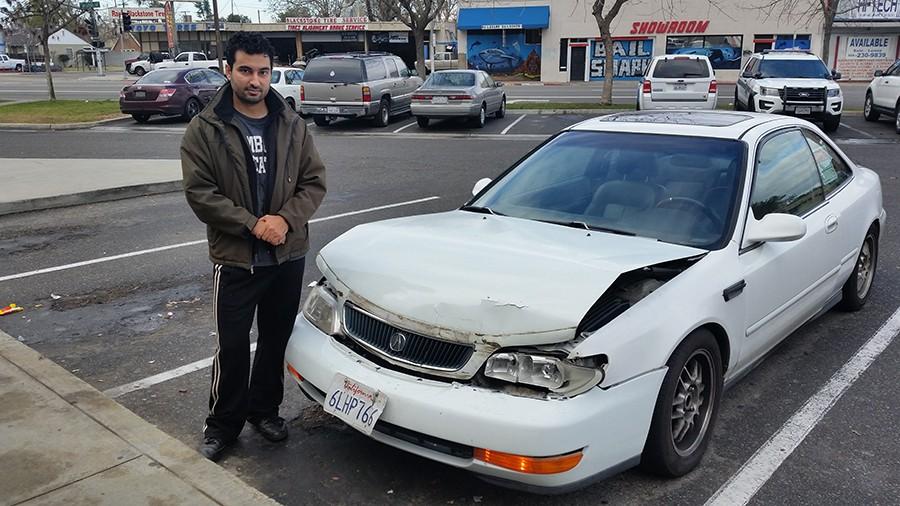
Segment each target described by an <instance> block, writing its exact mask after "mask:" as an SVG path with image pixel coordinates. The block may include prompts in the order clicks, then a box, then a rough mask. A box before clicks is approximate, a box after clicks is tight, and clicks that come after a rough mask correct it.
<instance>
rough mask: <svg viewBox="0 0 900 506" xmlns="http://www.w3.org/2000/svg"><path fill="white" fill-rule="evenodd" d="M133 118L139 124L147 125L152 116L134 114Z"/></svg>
mask: <svg viewBox="0 0 900 506" xmlns="http://www.w3.org/2000/svg"><path fill="white" fill-rule="evenodd" d="M131 117H132V118H134V120H135V121H137V122H138V123H146V122H147V121H149V120H150V115H149V114H145V113H135V114H132V115H131Z"/></svg>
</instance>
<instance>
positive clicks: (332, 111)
mask: <svg viewBox="0 0 900 506" xmlns="http://www.w3.org/2000/svg"><path fill="white" fill-rule="evenodd" d="M325 112H327V113H328V114H340V113H341V108H340V107H326V108H325Z"/></svg>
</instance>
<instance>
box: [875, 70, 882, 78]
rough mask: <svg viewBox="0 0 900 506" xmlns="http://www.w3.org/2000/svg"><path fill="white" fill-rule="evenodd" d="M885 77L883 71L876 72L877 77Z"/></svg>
mask: <svg viewBox="0 0 900 506" xmlns="http://www.w3.org/2000/svg"><path fill="white" fill-rule="evenodd" d="M883 75H884V72H882V71H880V70H876V71H875V74H874V76H875V77H881V76H883Z"/></svg>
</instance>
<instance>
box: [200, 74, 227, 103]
mask: <svg viewBox="0 0 900 506" xmlns="http://www.w3.org/2000/svg"><path fill="white" fill-rule="evenodd" d="M203 73H204V75H206V83H204V85H203V86H204V88H205V92H206V94H207V96H208V97H209V99H208V100H206V101H205V102H210V101H212V99H213V97H215V96H216V93H218V92H219V88H221V87H222V86H224V85H225V83H227V82H228V79H226V78H225V76H223V75H222V74H220V73H218V72H216V71H215V70H203Z"/></svg>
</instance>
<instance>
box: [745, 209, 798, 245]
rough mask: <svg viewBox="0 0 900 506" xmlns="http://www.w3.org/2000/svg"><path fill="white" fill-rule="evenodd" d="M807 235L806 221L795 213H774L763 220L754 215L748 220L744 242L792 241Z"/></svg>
mask: <svg viewBox="0 0 900 506" xmlns="http://www.w3.org/2000/svg"><path fill="white" fill-rule="evenodd" d="M804 235H806V222H805V221H803V219H802V218H800V217H799V216H794V215H793V214H782V213H772V214H767V215H765V216H764V217H763V219H761V220H756V219H755V218H753V216H752V215H751V216H750V219H749V220H748V221H747V230H746V232H745V234H744V243H745V244H747V245H749V244H753V243H757V242H790V241H796V240H797V239H800V238H802V237H803V236H804Z"/></svg>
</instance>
